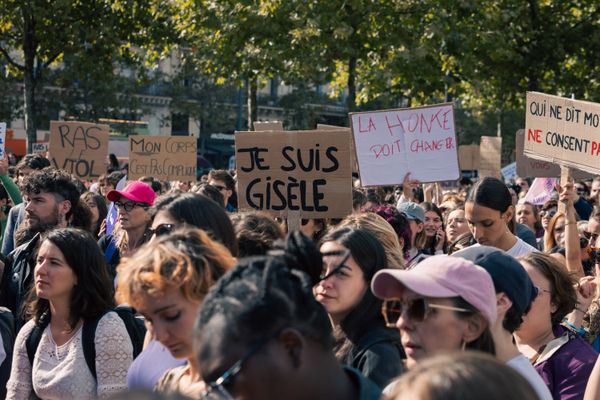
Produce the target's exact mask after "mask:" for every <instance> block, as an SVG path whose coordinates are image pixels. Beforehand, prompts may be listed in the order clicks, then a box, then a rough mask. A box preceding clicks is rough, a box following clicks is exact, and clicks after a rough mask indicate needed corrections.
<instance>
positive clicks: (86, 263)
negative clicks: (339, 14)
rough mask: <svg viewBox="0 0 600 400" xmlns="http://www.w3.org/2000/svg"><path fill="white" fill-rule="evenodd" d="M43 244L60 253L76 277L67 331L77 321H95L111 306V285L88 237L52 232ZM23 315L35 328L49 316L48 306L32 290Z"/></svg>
mask: <svg viewBox="0 0 600 400" xmlns="http://www.w3.org/2000/svg"><path fill="white" fill-rule="evenodd" d="M44 242H50V243H52V244H53V245H54V246H56V247H57V248H58V249H59V250H60V251H61V253H62V254H63V257H64V258H65V261H66V263H67V264H68V265H69V267H70V268H71V269H72V270H73V273H74V274H75V276H76V277H77V285H75V286H74V287H73V290H72V292H71V299H70V302H69V305H70V312H71V315H70V316H69V325H70V326H71V328H74V327H75V326H76V325H77V322H78V321H79V320H80V319H84V320H86V319H94V318H97V317H99V316H101V315H103V314H104V313H106V312H107V311H109V310H110V309H111V308H112V307H113V306H114V300H113V290H112V288H113V284H112V282H111V279H110V277H109V275H108V268H107V266H106V264H105V262H104V255H103V254H102V251H101V250H100V247H98V243H96V239H95V238H94V237H93V236H92V234H91V233H89V232H86V231H84V230H81V229H76V228H61V229H54V230H52V231H50V232H49V233H48V234H47V235H46V236H45V237H44V238H43V240H42V243H44ZM26 311H27V313H28V314H29V315H30V316H32V317H33V318H34V321H35V323H36V324H38V325H39V324H42V323H43V319H44V318H46V317H47V316H50V303H49V302H48V300H46V299H42V298H38V297H37V296H36V294H35V286H34V287H33V288H32V290H31V292H30V293H29V301H28V305H27V307H26Z"/></svg>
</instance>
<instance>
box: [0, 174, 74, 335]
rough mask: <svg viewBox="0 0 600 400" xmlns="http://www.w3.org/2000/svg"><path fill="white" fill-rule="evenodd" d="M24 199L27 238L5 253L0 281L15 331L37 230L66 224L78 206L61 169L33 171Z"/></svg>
mask: <svg viewBox="0 0 600 400" xmlns="http://www.w3.org/2000/svg"><path fill="white" fill-rule="evenodd" d="M22 190H23V194H24V196H25V199H26V201H27V205H26V206H25V221H24V222H23V238H24V240H27V241H26V242H24V243H23V244H22V245H20V246H19V247H17V248H16V249H15V250H13V251H12V252H11V253H10V254H9V255H8V260H7V263H6V266H5V268H4V271H3V274H2V281H1V283H0V305H1V306H4V307H7V308H9V309H10V310H12V312H13V314H14V315H15V320H16V325H17V330H18V329H20V327H21V326H22V324H23V323H24V315H23V305H24V304H25V296H26V295H27V293H28V292H29V289H30V288H31V284H32V280H33V269H34V268H35V263H36V255H37V245H38V241H39V238H40V235H41V233H43V232H47V231H49V230H51V229H55V228H64V227H67V226H68V221H69V218H70V217H71V215H72V213H73V211H74V210H75V208H76V207H78V206H79V191H78V190H77V187H76V186H75V184H74V183H73V180H72V178H71V176H70V175H69V174H68V173H67V172H65V171H62V170H54V169H44V170H41V171H34V172H32V173H31V175H29V176H28V177H27V178H26V180H25V181H24V183H23V186H22Z"/></svg>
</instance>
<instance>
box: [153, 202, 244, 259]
mask: <svg viewBox="0 0 600 400" xmlns="http://www.w3.org/2000/svg"><path fill="white" fill-rule="evenodd" d="M159 211H166V212H168V213H169V214H170V215H171V217H173V218H174V219H175V220H177V221H179V222H181V223H186V224H189V225H192V226H195V227H197V228H200V229H202V230H204V231H206V232H207V233H208V234H209V235H210V236H211V238H212V239H214V240H216V241H217V242H220V243H222V244H223V245H225V247H227V249H229V251H230V252H231V255H233V256H237V254H238V245H237V239H236V237H235V231H234V230H233V225H232V224H231V220H230V219H229V216H228V215H227V213H226V212H225V210H224V209H223V206H222V205H219V204H217V203H216V202H214V201H213V200H211V199H209V198H208V197H206V196H203V195H201V194H197V193H183V194H181V193H177V194H166V195H163V196H160V197H159V198H158V199H156V201H155V202H154V206H153V208H152V213H153V215H156V213H158V212H159Z"/></svg>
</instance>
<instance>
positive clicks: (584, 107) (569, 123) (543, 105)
mask: <svg viewBox="0 0 600 400" xmlns="http://www.w3.org/2000/svg"><path fill="white" fill-rule="evenodd" d="M525 135H526V136H525V148H524V152H525V154H526V155H527V156H529V157H531V158H535V159H538V160H543V161H550V162H554V163H557V164H561V165H564V166H567V167H574V168H578V169H581V170H584V171H588V172H591V173H596V174H597V173H600V104H595V103H590V102H587V101H578V100H572V99H567V98H564V97H558V96H551V95H547V94H543V93H537V92H527V107H526V111H525Z"/></svg>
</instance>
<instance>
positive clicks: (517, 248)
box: [473, 237, 540, 258]
mask: <svg viewBox="0 0 600 400" xmlns="http://www.w3.org/2000/svg"><path fill="white" fill-rule="evenodd" d="M473 246H481V245H480V244H479V243H475V244H474V245H473ZM539 252H540V251H539V250H538V249H536V248H535V247H533V246H531V245H530V244H527V243H525V242H524V241H523V240H521V239H520V238H518V237H517V242H516V243H515V244H514V246H513V247H511V248H510V249H508V251H506V253H507V254H508V255H510V256H513V257H515V258H517V257H519V256H524V255H526V254H529V253H539Z"/></svg>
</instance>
